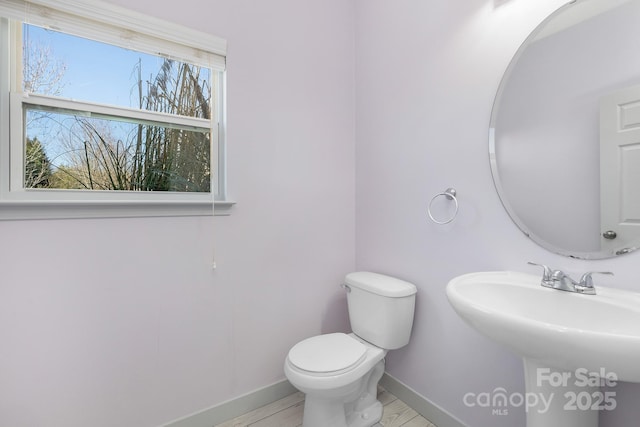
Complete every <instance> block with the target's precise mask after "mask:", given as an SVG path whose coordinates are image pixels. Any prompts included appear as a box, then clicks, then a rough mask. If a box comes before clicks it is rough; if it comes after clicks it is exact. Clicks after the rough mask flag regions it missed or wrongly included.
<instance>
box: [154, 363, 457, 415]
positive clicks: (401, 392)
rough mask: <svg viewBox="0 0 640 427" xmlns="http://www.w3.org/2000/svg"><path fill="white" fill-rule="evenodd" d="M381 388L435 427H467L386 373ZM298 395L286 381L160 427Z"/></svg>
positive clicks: (233, 412)
mask: <svg viewBox="0 0 640 427" xmlns="http://www.w3.org/2000/svg"><path fill="white" fill-rule="evenodd" d="M380 385H381V386H382V387H384V388H385V389H386V390H387V391H388V392H389V393H391V394H393V395H394V396H396V397H397V398H398V399H400V400H402V401H403V402H404V403H406V404H407V405H408V406H409V407H411V408H412V409H414V410H415V411H416V412H418V413H419V414H420V415H422V416H423V417H425V418H426V419H428V420H429V421H431V422H432V423H434V424H435V425H437V426H438V427H468V426H467V425H466V424H464V423H463V422H462V421H460V420H458V419H457V418H456V417H454V416H453V415H451V414H450V413H449V412H447V411H445V410H444V409H442V408H440V407H439V406H438V405H436V404H434V403H432V402H430V401H429V400H428V399H427V398H426V397H424V396H422V395H421V394H420V393H418V392H417V391H415V390H413V389H412V388H411V387H409V386H407V385H405V384H403V383H402V382H400V381H398V380H397V379H396V378H394V377H392V376H391V375H389V374H388V373H386V372H385V373H384V375H383V376H382V379H381V380H380ZM297 391H298V390H297V389H296V388H295V387H294V386H292V385H291V383H289V381H287V380H282V381H280V382H277V383H275V384H271V385H269V386H266V387H263V388H261V389H258V390H255V391H253V392H250V393H247V394H245V395H243V396H240V397H237V398H235V399H231V400H228V401H226V402H223V403H220V404H218V405H215V406H212V407H210V408H207V409H204V410H202V411H198V412H196V413H193V414H191V415H187V416H186V417H183V418H179V419H177V420H174V421H171V422H170V423H168V424H164V425H163V426H162V427H212V426H215V425H216V424H220V423H223V422H224V421H228V420H230V419H233V418H236V417H239V416H240V415H244V414H246V413H248V412H251V411H253V410H255V409H258V408H260V407H262V406H264V405H268V404H270V403H273V402H275V401H276V400H280V399H282V398H283V397H287V396H289V395H290V394H293V393H295V392H297Z"/></svg>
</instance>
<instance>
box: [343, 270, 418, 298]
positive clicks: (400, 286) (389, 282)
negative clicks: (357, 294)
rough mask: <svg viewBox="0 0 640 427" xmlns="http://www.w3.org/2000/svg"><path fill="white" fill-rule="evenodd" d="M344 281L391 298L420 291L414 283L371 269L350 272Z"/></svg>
mask: <svg viewBox="0 0 640 427" xmlns="http://www.w3.org/2000/svg"><path fill="white" fill-rule="evenodd" d="M344 281H345V284H347V285H349V286H353V287H356V288H360V289H362V290H365V291H367V292H371V293H374V294H377V295H381V296H385V297H391V298H401V297H408V296H411V295H413V294H415V293H416V292H417V291H418V289H417V288H416V286H415V285H414V284H412V283H409V282H405V281H404V280H400V279H396V278H395V277H391V276H385V275H384V274H378V273H372V272H369V271H357V272H355V273H349V274H347V276H346V277H345V279H344Z"/></svg>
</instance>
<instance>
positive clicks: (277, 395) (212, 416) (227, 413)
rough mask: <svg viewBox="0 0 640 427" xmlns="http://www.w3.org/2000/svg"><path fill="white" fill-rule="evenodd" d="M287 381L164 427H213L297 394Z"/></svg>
mask: <svg viewBox="0 0 640 427" xmlns="http://www.w3.org/2000/svg"><path fill="white" fill-rule="evenodd" d="M297 391H298V390H296V388H295V387H294V386H292V385H291V383H289V381H287V380H282V381H280V382H277V383H275V384H271V385H269V386H266V387H263V388H260V389H258V390H255V391H252V392H250V393H247V394H245V395H243V396H240V397H237V398H235V399H231V400H228V401H226V402H223V403H220V404H218V405H215V406H212V407H210V408H207V409H204V410H202V411H198V412H196V413H194V414H191V415H187V416H186V417H183V418H179V419H177V420H174V421H171V422H170V423H168V424H164V425H163V426H162V427H212V426H215V425H216V424H220V423H222V422H224V421H228V420H230V419H233V418H236V417H238V416H240V415H243V414H246V413H247V412H251V411H253V410H254V409H258V408H260V407H261V406H264V405H268V404H269V403H273V402H275V401H276V400H280V399H282V398H283V397H287V396H289V395H290V394H293V393H295V392H297Z"/></svg>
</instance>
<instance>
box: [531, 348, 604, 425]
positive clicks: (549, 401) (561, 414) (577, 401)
mask: <svg viewBox="0 0 640 427" xmlns="http://www.w3.org/2000/svg"><path fill="white" fill-rule="evenodd" d="M524 375H525V386H526V392H527V394H526V397H527V402H529V403H530V405H529V408H528V410H527V427H550V426H562V427H598V415H599V411H598V410H597V409H592V407H593V406H595V407H596V408H597V407H602V405H604V404H605V403H606V402H600V401H598V396H600V393H599V392H600V387H595V386H590V385H583V383H584V381H583V380H584V379H583V378H576V375H575V372H569V371H563V370H559V369H555V368H549V367H548V366H547V365H544V364H541V363H539V362H537V361H535V360H531V359H527V358H526V357H525V358H524ZM534 404H535V406H534ZM581 408H582V409H581ZM586 408H588V409H586Z"/></svg>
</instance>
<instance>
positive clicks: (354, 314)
mask: <svg viewBox="0 0 640 427" xmlns="http://www.w3.org/2000/svg"><path fill="white" fill-rule="evenodd" d="M343 286H344V288H345V289H346V290H347V305H348V308H349V319H350V321H351V329H352V330H353V332H352V333H351V334H348V335H347V334H343V333H335V334H326V335H318V336H315V337H311V338H307V339H305V340H303V341H300V342H299V343H298V344H296V345H294V346H293V348H291V350H289V354H288V356H287V360H286V361H285V364H284V373H285V375H286V376H287V378H288V379H289V381H290V382H291V384H293V385H294V386H295V387H296V388H297V389H298V390H300V391H302V392H304V393H305V394H306V396H305V404H304V420H303V423H302V425H303V427H370V426H373V425H375V424H377V423H378V421H380V418H382V404H381V403H380V402H379V401H378V399H377V386H378V381H380V378H381V377H382V374H383V373H384V357H385V355H386V354H387V351H388V350H394V349H397V348H400V347H403V346H405V345H406V344H407V343H408V342H409V336H410V335H411V327H412V326H413V311H414V306H415V296H416V291H417V290H416V287H415V285H413V284H411V283H408V282H405V281H403V280H399V279H395V278H393V277H389V276H384V275H382V274H377V273H370V272H356V273H350V274H348V275H347V276H346V278H345V284H344V285H343Z"/></svg>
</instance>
